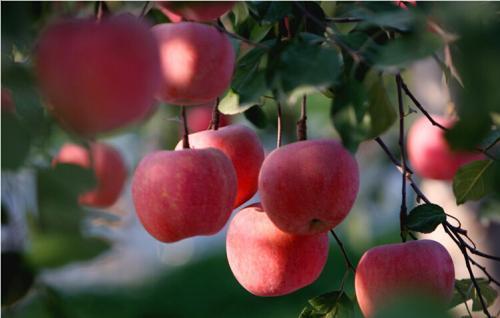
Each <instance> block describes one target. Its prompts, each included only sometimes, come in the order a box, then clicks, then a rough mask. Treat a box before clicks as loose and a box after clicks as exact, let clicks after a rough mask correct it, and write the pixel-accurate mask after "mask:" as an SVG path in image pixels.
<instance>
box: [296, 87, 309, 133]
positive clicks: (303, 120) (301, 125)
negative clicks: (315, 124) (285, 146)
mask: <svg viewBox="0 0 500 318" xmlns="http://www.w3.org/2000/svg"><path fill="white" fill-rule="evenodd" d="M297 140H299V141H300V140H307V96H306V95H304V96H302V103H301V105H300V119H299V120H298V121H297Z"/></svg>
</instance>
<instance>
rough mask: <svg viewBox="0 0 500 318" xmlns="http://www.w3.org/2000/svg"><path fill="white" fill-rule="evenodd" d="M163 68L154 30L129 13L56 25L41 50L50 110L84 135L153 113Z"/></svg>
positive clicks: (44, 35)
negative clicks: (153, 34)
mask: <svg viewBox="0 0 500 318" xmlns="http://www.w3.org/2000/svg"><path fill="white" fill-rule="evenodd" d="M159 68H160V67H159V55H158V46H157V44H156V41H155V39H154V37H153V36H152V34H151V31H150V29H149V28H148V26H147V25H146V24H145V23H143V22H141V20H139V19H138V18H135V17H133V16H129V15H121V16H116V17H110V18H104V19H103V20H101V21H95V20H93V19H73V20H66V21H62V22H59V23H55V24H53V25H51V26H49V27H48V28H47V29H46V30H45V31H44V32H43V33H42V34H41V36H40V39H39V41H38V47H37V50H36V71H37V75H38V80H39V85H40V89H41V91H42V93H43V95H44V97H45V98H46V100H47V102H48V108H49V109H50V110H51V111H52V112H53V114H54V115H55V116H56V117H57V118H58V119H59V121H60V122H61V123H62V124H63V125H64V126H65V127H66V128H67V129H69V130H71V131H73V132H76V133H78V134H81V135H95V134H97V133H102V132H107V131H111V130H114V129H117V128H121V127H123V126H125V125H127V124H130V123H132V122H135V121H138V120H140V119H142V118H143V117H144V116H145V115H146V114H148V112H149V111H150V110H151V108H152V106H153V102H154V94H155V93H156V91H157V89H158V87H159V86H158V85H159V81H160V71H159Z"/></svg>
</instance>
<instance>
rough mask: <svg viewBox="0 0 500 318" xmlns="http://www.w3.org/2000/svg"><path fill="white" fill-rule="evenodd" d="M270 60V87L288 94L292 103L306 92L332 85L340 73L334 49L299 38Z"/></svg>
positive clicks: (338, 60) (338, 61)
mask: <svg viewBox="0 0 500 318" xmlns="http://www.w3.org/2000/svg"><path fill="white" fill-rule="evenodd" d="M272 63H273V64H272V65H270V68H269V72H270V79H271V83H272V87H273V88H274V89H277V90H278V91H279V92H280V93H281V94H284V95H288V96H289V101H290V102H292V103H293V102H294V101H295V100H296V99H297V98H299V97H300V96H303V95H304V93H306V92H312V91H318V90H322V89H325V88H327V87H329V86H331V85H333V84H335V83H336V82H337V79H338V76H339V75H340V72H341V62H340V55H339V53H338V52H337V51H336V50H335V49H332V48H328V47H323V46H319V45H306V44H305V43H302V42H300V41H297V42H294V43H291V44H289V45H287V46H286V47H285V48H284V49H283V50H282V51H281V52H280V54H279V56H278V59H277V61H276V62H275V61H272Z"/></svg>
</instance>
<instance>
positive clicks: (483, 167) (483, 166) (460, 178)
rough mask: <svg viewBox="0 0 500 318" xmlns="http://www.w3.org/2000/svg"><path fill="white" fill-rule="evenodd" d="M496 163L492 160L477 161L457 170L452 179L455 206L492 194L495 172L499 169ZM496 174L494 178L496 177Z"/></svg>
mask: <svg viewBox="0 0 500 318" xmlns="http://www.w3.org/2000/svg"><path fill="white" fill-rule="evenodd" d="M498 166H499V164H498V162H495V161H493V160H477V161H474V162H471V163H468V164H466V165H464V166H463V167H461V168H460V169H458V171H457V173H456V174H455V177H454V178H453V193H454V194H455V198H456V199H457V204H462V203H465V202H467V201H470V200H479V199H481V198H482V197H484V196H485V195H487V194H488V193H490V192H492V191H493V189H494V187H493V182H494V178H493V177H494V176H495V173H494V171H495V170H498V169H499V167H498ZM498 175H499V174H498V172H497V173H496V176H498Z"/></svg>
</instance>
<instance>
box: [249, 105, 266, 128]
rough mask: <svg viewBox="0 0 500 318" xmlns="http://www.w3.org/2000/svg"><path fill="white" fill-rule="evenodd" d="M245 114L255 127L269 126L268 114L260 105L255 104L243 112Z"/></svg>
mask: <svg viewBox="0 0 500 318" xmlns="http://www.w3.org/2000/svg"><path fill="white" fill-rule="evenodd" d="M243 115H245V118H246V119H248V121H249V122H251V123H252V124H254V126H255V127H257V128H259V129H263V128H266V127H267V116H266V113H264V111H263V110H262V108H261V107H260V106H258V105H255V106H252V107H250V108H249V109H247V110H246V111H245V112H244V113H243Z"/></svg>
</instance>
